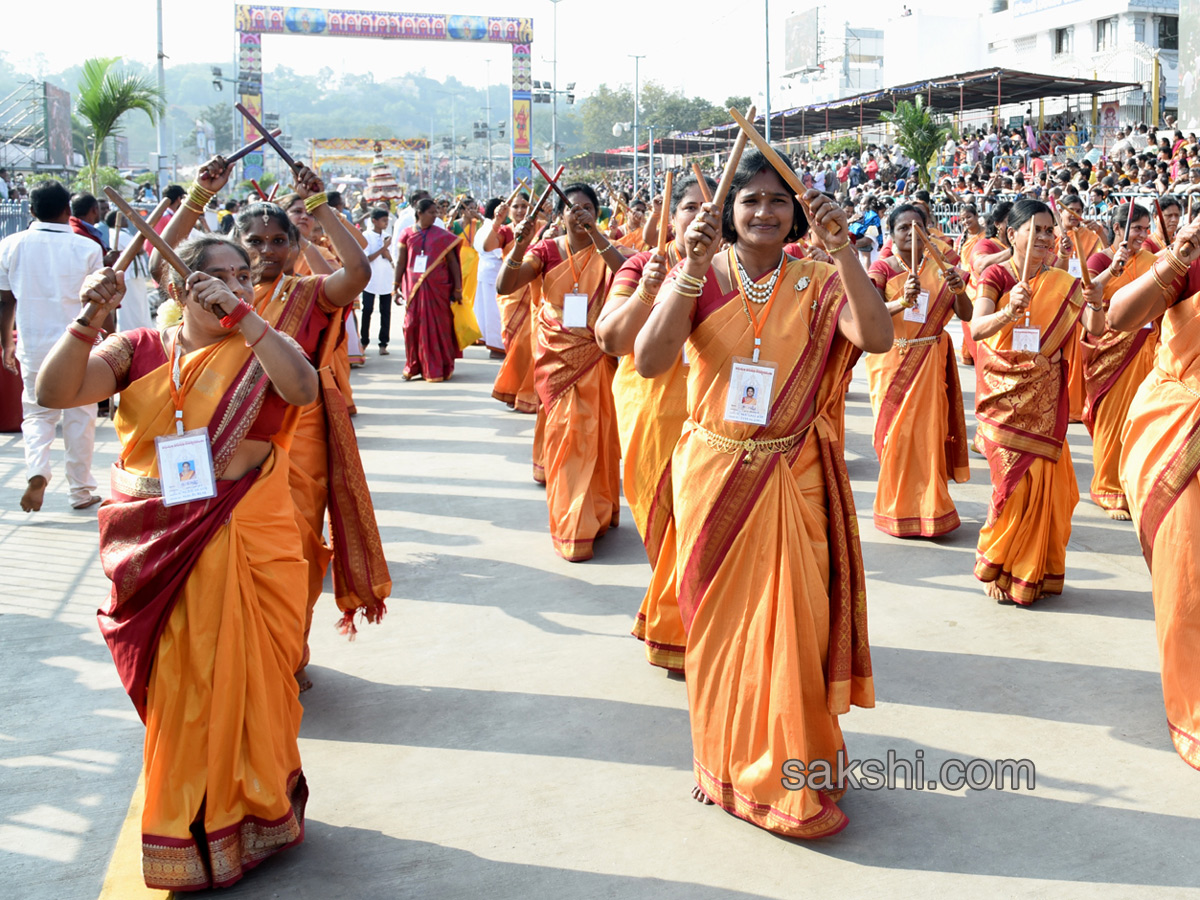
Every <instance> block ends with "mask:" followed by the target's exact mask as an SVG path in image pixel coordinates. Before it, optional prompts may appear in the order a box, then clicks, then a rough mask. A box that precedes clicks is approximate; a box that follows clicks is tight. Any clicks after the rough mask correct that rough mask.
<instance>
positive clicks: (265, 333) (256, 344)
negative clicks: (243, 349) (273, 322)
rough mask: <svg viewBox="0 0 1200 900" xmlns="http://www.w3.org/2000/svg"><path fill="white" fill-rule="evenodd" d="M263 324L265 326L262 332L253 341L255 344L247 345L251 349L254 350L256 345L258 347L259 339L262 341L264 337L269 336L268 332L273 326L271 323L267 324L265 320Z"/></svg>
mask: <svg viewBox="0 0 1200 900" xmlns="http://www.w3.org/2000/svg"><path fill="white" fill-rule="evenodd" d="M263 326H264V327H263V330H262V334H260V335H259V336H258V337H256V338H255V339H254V343H253V344H247V345H246V346H247V347H249V348H250V349H251V350H253V349H254V348H255V347H257V346H258V342H259V341H261V340H262V339H263V338H265V337H266V336H267V332H268V331H270V330H271V326H270V325H267V323H266V322H264V323H263Z"/></svg>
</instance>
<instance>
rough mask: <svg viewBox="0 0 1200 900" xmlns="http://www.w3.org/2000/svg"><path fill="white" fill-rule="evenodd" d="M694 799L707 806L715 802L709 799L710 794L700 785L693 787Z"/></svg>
mask: <svg viewBox="0 0 1200 900" xmlns="http://www.w3.org/2000/svg"><path fill="white" fill-rule="evenodd" d="M692 799H693V800H695V801H696V802H697V803H703V804H704V805H705V806H712V805H713V802H712V801H711V800H709V799H708V794H706V793H704V790H703V789H702V788H701V787H700V785H696V786H695V787H694V788H692Z"/></svg>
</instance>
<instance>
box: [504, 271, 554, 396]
mask: <svg viewBox="0 0 1200 900" xmlns="http://www.w3.org/2000/svg"><path fill="white" fill-rule="evenodd" d="M541 289H542V280H541V279H540V278H535V279H534V280H533V281H532V282H530V283H529V284H527V285H526V286H525V287H523V288H522V289H521V290H519V291H517V292H516V293H515V294H508V295H506V296H503V297H498V298H497V300H498V301H499V306H500V321H501V323H502V326H503V332H502V335H503V338H504V360H503V361H502V362H501V363H500V371H498V372H497V373H496V383H495V384H494V385H493V386H492V396H493V397H495V398H496V399H497V400H499V401H500V402H501V403H504V404H507V405H508V406H509V407H510V408H512V409H515V410H516V411H517V412H520V413H536V412H537V409H538V403H539V401H538V396H537V390H536V389H535V388H534V386H533V347H534V344H535V343H536V341H535V340H534V336H533V327H532V326H533V321H534V318H535V316H536V313H537V308H538V305H539V303H540V301H541Z"/></svg>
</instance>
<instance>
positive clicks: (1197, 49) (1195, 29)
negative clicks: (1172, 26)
mask: <svg viewBox="0 0 1200 900" xmlns="http://www.w3.org/2000/svg"><path fill="white" fill-rule="evenodd" d="M1196 59H1200V0H1179V61H1180V62H1181V63H1184V64H1183V65H1181V66H1180V67H1179V123H1180V124H1181V125H1182V126H1183V130H1184V131H1191V130H1193V129H1196V128H1200V83H1197V82H1198V77H1197V72H1196V65H1195V63H1194V60H1196ZM1188 60H1192V61H1193V62H1192V64H1190V65H1188V64H1187V61H1188Z"/></svg>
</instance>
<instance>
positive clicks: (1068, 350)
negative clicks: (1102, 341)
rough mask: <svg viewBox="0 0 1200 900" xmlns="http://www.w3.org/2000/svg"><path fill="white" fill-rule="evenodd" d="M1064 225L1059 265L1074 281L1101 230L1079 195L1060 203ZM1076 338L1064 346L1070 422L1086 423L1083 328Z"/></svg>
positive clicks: (1097, 241)
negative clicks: (1088, 218) (1088, 219)
mask: <svg viewBox="0 0 1200 900" xmlns="http://www.w3.org/2000/svg"><path fill="white" fill-rule="evenodd" d="M1058 208H1059V214H1060V215H1061V217H1062V225H1061V227H1060V228H1059V229H1058V262H1057V263H1056V265H1057V266H1058V268H1060V269H1066V270H1067V272H1068V273H1070V275H1071V277H1072V278H1080V277H1081V276H1082V274H1083V273H1082V271H1081V269H1082V266H1084V265H1086V263H1087V261H1088V260H1089V259H1090V258H1091V256H1092V254H1093V253H1094V252H1095V251H1096V248H1097V247H1098V246H1099V245H1100V235H1098V234H1097V233H1096V231H1095V230H1093V228H1100V227H1101V226H1100V225H1099V224H1098V223H1092V225H1089V226H1084V223H1083V210H1084V206H1083V200H1082V199H1081V198H1080V196H1079V195H1078V194H1063V196H1062V199H1061V200H1059V201H1058ZM1075 331H1076V333H1075V336H1074V337H1073V338H1071V339H1070V340H1069V341H1067V343H1066V346H1064V347H1063V356H1064V357H1066V360H1067V421H1069V422H1082V421H1083V407H1084V404H1085V402H1086V400H1087V388H1086V387H1085V386H1084V383H1083V382H1084V375H1083V347H1082V345H1081V344H1080V338H1081V337H1082V331H1083V329H1082V327H1079V328H1076V330H1075Z"/></svg>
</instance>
